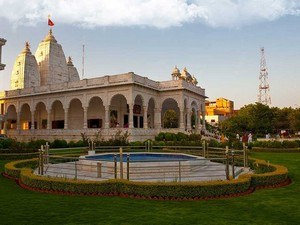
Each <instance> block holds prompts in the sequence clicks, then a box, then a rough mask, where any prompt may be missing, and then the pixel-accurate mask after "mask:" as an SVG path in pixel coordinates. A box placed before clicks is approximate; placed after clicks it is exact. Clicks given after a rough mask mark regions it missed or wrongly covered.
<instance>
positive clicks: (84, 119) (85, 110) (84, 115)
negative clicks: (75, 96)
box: [83, 107, 88, 129]
mask: <svg viewBox="0 0 300 225" xmlns="http://www.w3.org/2000/svg"><path fill="white" fill-rule="evenodd" d="M87 111H88V107H83V129H86V128H88V127H87Z"/></svg>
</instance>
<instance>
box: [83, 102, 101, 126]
mask: <svg viewBox="0 0 300 225" xmlns="http://www.w3.org/2000/svg"><path fill="white" fill-rule="evenodd" d="M104 121H105V108H104V105H103V101H102V99H101V98H100V97H99V96H93V97H91V98H90V99H89V101H88V109H87V127H88V128H102V127H104Z"/></svg>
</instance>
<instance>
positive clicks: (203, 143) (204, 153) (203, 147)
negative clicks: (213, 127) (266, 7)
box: [202, 140, 206, 158]
mask: <svg viewBox="0 0 300 225" xmlns="http://www.w3.org/2000/svg"><path fill="white" fill-rule="evenodd" d="M205 148H206V145H205V140H204V141H203V142H202V149H203V157H204V158H205V157H206V149H205Z"/></svg>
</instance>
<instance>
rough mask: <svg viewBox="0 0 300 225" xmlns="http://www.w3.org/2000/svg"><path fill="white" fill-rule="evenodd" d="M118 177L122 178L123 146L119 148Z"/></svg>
mask: <svg viewBox="0 0 300 225" xmlns="http://www.w3.org/2000/svg"><path fill="white" fill-rule="evenodd" d="M120 179H123V148H120Z"/></svg>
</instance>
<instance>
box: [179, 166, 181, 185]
mask: <svg viewBox="0 0 300 225" xmlns="http://www.w3.org/2000/svg"><path fill="white" fill-rule="evenodd" d="M179 182H181V161H179Z"/></svg>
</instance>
